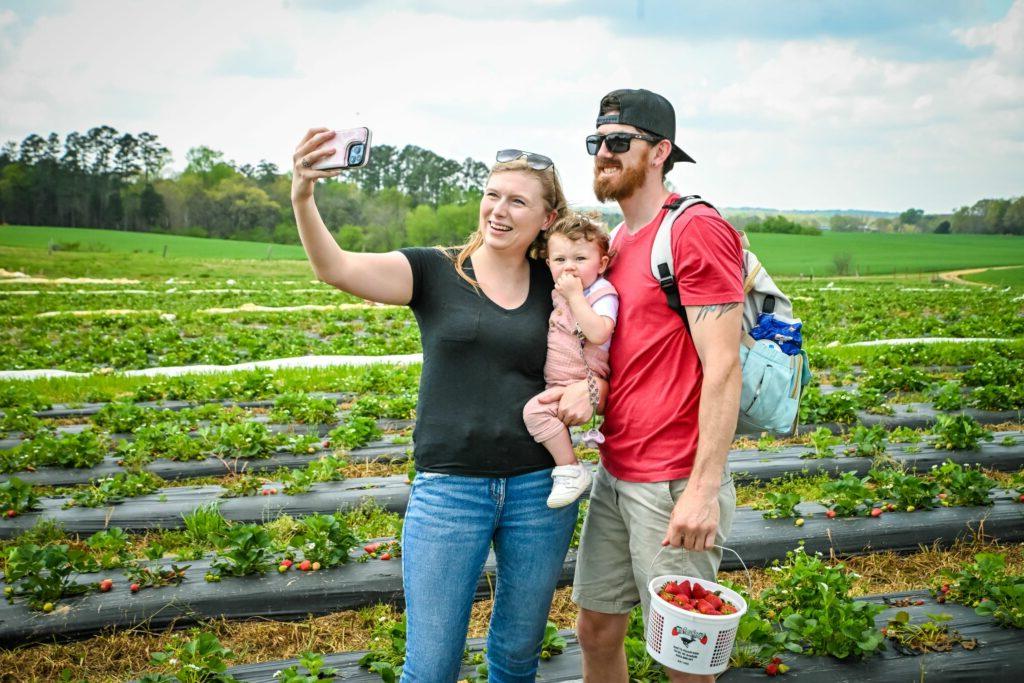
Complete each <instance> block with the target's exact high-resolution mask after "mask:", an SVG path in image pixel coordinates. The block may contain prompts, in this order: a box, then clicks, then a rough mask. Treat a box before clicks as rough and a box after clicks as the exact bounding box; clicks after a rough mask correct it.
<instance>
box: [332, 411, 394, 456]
mask: <svg viewBox="0 0 1024 683" xmlns="http://www.w3.org/2000/svg"><path fill="white" fill-rule="evenodd" d="M327 436H328V438H329V439H330V441H331V444H332V445H333V446H334V447H335V448H346V449H352V448H359V447H360V446H365V445H366V444H368V443H370V442H371V441H374V440H375V439H379V438H380V437H381V431H380V428H378V427H377V420H375V419H374V418H372V417H365V416H360V415H349V416H348V417H347V418H346V419H345V422H344V423H343V424H342V425H341V426H339V427H335V428H334V429H332V430H331V432H330V434H328V435H327Z"/></svg>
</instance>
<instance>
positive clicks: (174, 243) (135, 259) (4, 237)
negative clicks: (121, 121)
mask: <svg viewBox="0 0 1024 683" xmlns="http://www.w3.org/2000/svg"><path fill="white" fill-rule="evenodd" d="M750 240H751V243H752V246H753V249H754V251H755V252H756V253H757V255H758V257H759V258H760V259H761V261H762V262H763V263H764V264H765V266H766V267H767V268H768V270H769V272H771V273H772V274H773V275H789V276H796V275H804V276H811V275H813V276H821V277H831V276H834V275H835V274H836V266H835V263H834V258H835V257H836V256H837V255H840V254H849V255H850V257H851V260H850V270H849V274H851V275H861V276H865V275H889V274H915V273H931V272H936V271H943V270H955V269H958V268H971V267H982V266H1011V265H1024V238H1021V237H1012V236H1000V235H933V234H927V235H912V234H877V233H824V234H822V235H821V236H813V237H812V236H803V235H772V234H764V233H758V234H753V235H751V236H750ZM51 242H53V243H58V244H59V243H63V244H69V243H76V242H77V243H78V247H77V249H75V250H72V251H66V250H62V251H61V252H60V259H54V258H53V257H52V256H51V255H49V254H48V253H47V251H46V249H47V247H48V246H49V245H50V243H51ZM165 246H166V247H167V251H166V257H167V258H164V247H165ZM2 247H10V249H2ZM268 256H269V258H270V259H271V260H275V261H278V263H275V264H274V265H273V266H270V265H268V264H267V263H266V260H267V258H268ZM195 259H203V261H204V263H203V265H202V266H198V264H196V265H193V264H191V263H188V264H186V263H185V261H186V260H195ZM216 260H221V261H222V262H223V261H224V260H249V261H252V262H253V263H251V264H250V265H249V266H248V268H247V270H250V271H252V272H249V273H244V274H252V275H257V274H259V275H264V276H271V275H282V274H285V273H287V274H289V275H290V274H293V273H296V272H303V273H309V267H308V265H305V263H304V262H305V253H304V252H303V250H302V247H300V246H297V245H283V244H273V245H271V244H265V243H261V242H241V241H237V242H236V241H233V240H219V239H208V238H201V237H181V236H177V235H160V234H153V233H138V232H120V231H115V230H93V229H86V228H47V227H25V226H2V227H0V266H3V267H6V268H8V269H11V268H18V269H28V270H27V271H26V272H28V271H31V272H32V273H40V274H42V273H45V274H47V275H51V276H53V275H69V276H81V275H96V276H106V277H111V276H114V275H118V274H120V275H122V276H131V275H132V274H134V275H141V276H146V275H150V274H151V275H153V276H159V275H163V276H165V277H166V276H169V275H178V274H182V271H184V272H185V273H190V272H191V273H193V274H195V273H194V271H193V268H196V267H198V269H199V270H202V271H207V270H208V269H209V268H210V267H211V266H213V264H214V262H215V261H216ZM57 261H59V262H60V265H58V263H57ZM261 262H262V265H260V263H261ZM295 262H302V265H301V267H300V266H299V264H298V263H295ZM222 266H227V264H224V263H222ZM217 270H230V268H229V267H226V268H217ZM1013 272H1014V271H995V272H994V273H992V274H990V275H986V276H985V277H994V278H1001V279H998V280H992V282H993V283H1003V282H1007V283H1008V282H1019V278H1020V277H1021V275H1020V274H1019V273H1018V274H1016V275H1014V274H1013ZM239 274H240V275H241V274H243V273H239ZM1006 278H1017V279H1016V280H1010V281H1007V280H1006ZM981 281H985V282H988V281H989V280H981Z"/></svg>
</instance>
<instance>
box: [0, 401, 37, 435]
mask: <svg viewBox="0 0 1024 683" xmlns="http://www.w3.org/2000/svg"><path fill="white" fill-rule="evenodd" d="M47 427H48V425H47V423H45V422H43V421H42V420H40V419H39V418H38V417H36V416H35V412H34V411H33V410H32V409H31V408H27V407H24V406H18V407H16V408H7V409H6V410H4V413H3V415H2V416H0V434H3V433H4V432H21V433H22V435H24V436H27V437H31V436H33V435H35V434H37V433H39V432H40V431H42V430H43V429H46V428H47Z"/></svg>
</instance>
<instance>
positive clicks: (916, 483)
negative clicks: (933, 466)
mask: <svg viewBox="0 0 1024 683" xmlns="http://www.w3.org/2000/svg"><path fill="white" fill-rule="evenodd" d="M868 476H869V477H870V478H871V480H872V481H874V482H875V484H876V486H877V488H876V490H875V493H876V495H877V496H878V497H879V498H887V499H890V500H892V501H893V503H894V504H895V505H896V506H897V507H899V508H900V509H903V510H906V511H907V512H913V511H914V510H928V509H931V508H933V507H935V496H937V495H938V493H939V491H940V490H941V486H940V485H939V484H938V483H937V482H934V481H925V480H924V479H921V478H920V477H916V476H914V475H912V474H904V473H903V472H899V471H897V470H871V471H870V472H868Z"/></svg>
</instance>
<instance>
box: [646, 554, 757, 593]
mask: <svg viewBox="0 0 1024 683" xmlns="http://www.w3.org/2000/svg"><path fill="white" fill-rule="evenodd" d="M669 547H671V546H667V545H663V546H661V550H659V551H658V552H657V553H655V555H654V559H653V560H651V566H649V567H648V568H647V578H648V580H649V579H650V578H651V571H653V569H654V563H655V562H657V561H658V558H659V557H661V554H662V553H663V552H665V549H666V548H669ZM715 547H716V548H718V549H719V550H728V551H729V552H730V553H732V554H733V555H735V556H736V559H737V560H739V561H740V566H742V567H743V571H744V572H746V574H747V588H748V589H750V592H751V593H753V592H754V580H753V579H752V578H751V576H750V570H749V569H747V563H746V562H744V561H743V558H742V557H740V554H739V553H738V552H736V551H735V550H733V549H732V548H726V547H725V546H724V545H718V544H717V543H716V544H715Z"/></svg>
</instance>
